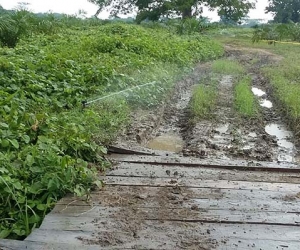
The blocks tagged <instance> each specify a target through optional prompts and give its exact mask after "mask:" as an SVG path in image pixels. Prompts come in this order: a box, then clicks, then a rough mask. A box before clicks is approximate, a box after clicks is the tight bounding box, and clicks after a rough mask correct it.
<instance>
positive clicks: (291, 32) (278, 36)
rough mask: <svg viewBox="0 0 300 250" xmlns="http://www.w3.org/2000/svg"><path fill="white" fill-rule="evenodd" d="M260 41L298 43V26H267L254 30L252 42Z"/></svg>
mask: <svg viewBox="0 0 300 250" xmlns="http://www.w3.org/2000/svg"><path fill="white" fill-rule="evenodd" d="M260 40H280V41H282V40H286V41H296V42H300V26H299V25H298V24H268V25H262V26H259V27H258V28H256V29H255V30H254V33H253V36H252V42H253V43H254V42H259V41H260Z"/></svg>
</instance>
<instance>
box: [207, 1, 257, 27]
mask: <svg viewBox="0 0 300 250" xmlns="http://www.w3.org/2000/svg"><path fill="white" fill-rule="evenodd" d="M255 3H256V1H248V0H213V1H211V3H210V6H211V7H212V8H216V9H217V11H218V14H219V16H220V17H221V19H222V20H223V21H224V22H235V23H236V22H238V21H240V20H241V19H242V18H243V17H245V16H247V14H248V13H249V10H250V9H253V8H254V7H255Z"/></svg>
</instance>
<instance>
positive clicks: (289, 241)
mask: <svg viewBox="0 0 300 250" xmlns="http://www.w3.org/2000/svg"><path fill="white" fill-rule="evenodd" d="M299 235H300V228H299V227H287V226H268V225H267V226H266V225H234V224H226V225H224V224H207V223H203V224H200V223H199V224H195V223H182V222H159V221H155V222H153V221H151V222H149V221H147V222H145V223H143V224H142V225H139V224H136V227H135V228H132V227H130V223H129V225H127V227H124V228H123V227H120V228H114V230H113V231H112V230H111V231H107V230H106V228H105V227H103V225H102V224H99V228H98V229H97V230H96V231H94V232H91V231H89V232H84V231H80V230H78V231H61V230H42V229H39V230H35V232H34V234H33V235H32V236H30V237H29V238H28V240H30V241H37V242H46V243H51V242H54V243H56V242H60V243H62V244H67V243H72V244H75V243H76V244H80V243H82V242H85V243H87V242H88V243H89V245H90V246H93V245H98V246H104V244H105V247H109V246H111V247H114V248H116V249H122V248H123V249H124V248H125V249H126V248H130V247H132V248H134V247H135V248H137V247H140V248H142V249H145V248H147V249H152V248H154V249H194V248H191V247H192V246H191V245H187V244H191V243H192V244H195V246H202V247H203V246H204V245H206V246H210V248H209V247H207V249H213V247H216V248H217V249H232V248H224V247H229V246H231V245H232V244H237V243H240V244H241V246H243V245H242V242H244V245H245V244H250V243H251V244H253V243H256V242H257V243H258V244H257V246H260V247H261V246H264V247H265V248H262V249H270V248H266V246H267V243H270V242H273V243H272V244H271V245H278V246H280V245H291V246H295V245H298V246H299V244H300V239H299ZM235 242H237V243H235ZM263 242H266V244H264V243H263ZM140 248H138V249H140ZM101 249H102V248H101ZM196 249H197V248H196ZM233 249H237V248H233ZM246 249H247V248H246ZM250 249H252V247H251V248H250ZM254 249H256V248H254Z"/></svg>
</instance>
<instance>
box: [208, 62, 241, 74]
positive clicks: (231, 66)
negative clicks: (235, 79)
mask: <svg viewBox="0 0 300 250" xmlns="http://www.w3.org/2000/svg"><path fill="white" fill-rule="evenodd" d="M212 70H213V72H214V73H218V74H227V75H239V74H243V73H245V69H244V68H243V66H242V65H240V64H238V62H235V61H232V60H226V59H220V60H216V61H215V62H214V63H213V65H212Z"/></svg>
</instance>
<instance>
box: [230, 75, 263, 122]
mask: <svg viewBox="0 0 300 250" xmlns="http://www.w3.org/2000/svg"><path fill="white" fill-rule="evenodd" d="M250 84H251V79H250V78H249V77H244V78H242V80H240V81H239V82H238V84H237V85H236V86H235V89H234V97H235V98H234V105H235V108H236V110H237V111H238V112H239V113H240V114H241V115H243V116H247V117H254V116H256V115H257V113H258V110H257V103H256V101H255V97H254V96H253V93H252V91H251V87H250V86H251V85H250Z"/></svg>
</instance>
